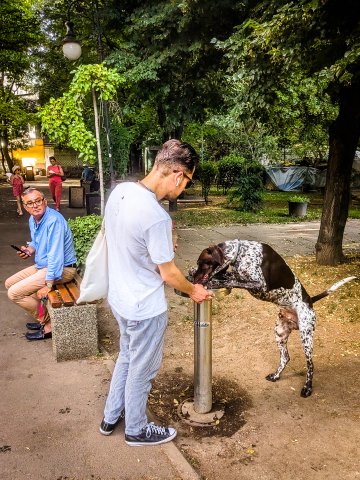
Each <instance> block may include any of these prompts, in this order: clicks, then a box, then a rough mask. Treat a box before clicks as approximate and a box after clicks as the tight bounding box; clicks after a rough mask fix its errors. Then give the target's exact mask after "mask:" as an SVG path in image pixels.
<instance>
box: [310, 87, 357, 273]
mask: <svg viewBox="0 0 360 480" xmlns="http://www.w3.org/2000/svg"><path fill="white" fill-rule="evenodd" d="M359 136H360V85H359V84H355V85H352V86H351V87H344V88H343V89H342V91H341V93H340V110H339V115H338V117H337V119H336V120H335V121H334V122H333V123H332V125H331V126H330V129H329V162H328V168H327V174H326V187H325V197H324V208H323V212H322V217H321V225H320V231H319V236H318V240H317V243H316V245H315V248H316V260H317V263H319V264H320V265H336V264H338V263H341V262H343V261H344V259H345V257H344V254H343V250H342V242H343V236H344V229H345V225H346V221H347V217H348V212H349V202H350V180H351V168H352V165H353V161H354V156H355V151H356V147H357V144H358V141H359Z"/></svg>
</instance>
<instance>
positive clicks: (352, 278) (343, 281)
mask: <svg viewBox="0 0 360 480" xmlns="http://www.w3.org/2000/svg"><path fill="white" fill-rule="evenodd" d="M356 278H357V277H346V278H343V279H342V280H340V281H339V282H336V283H334V285H332V286H331V287H330V288H328V289H327V290H325V291H324V292H322V293H319V295H315V297H312V298H311V301H312V303H315V302H317V301H318V300H321V299H322V298H324V297H327V296H328V295H330V293H332V292H335V290H337V289H338V288H340V287H342V286H343V285H345V283H347V282H351V280H355V279H356Z"/></svg>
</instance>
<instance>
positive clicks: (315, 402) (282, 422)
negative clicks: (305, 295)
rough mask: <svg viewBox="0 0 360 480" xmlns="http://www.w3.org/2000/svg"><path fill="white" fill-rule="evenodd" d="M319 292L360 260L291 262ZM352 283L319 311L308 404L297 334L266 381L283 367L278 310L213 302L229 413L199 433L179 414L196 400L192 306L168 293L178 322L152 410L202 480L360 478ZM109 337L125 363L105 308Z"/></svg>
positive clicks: (103, 326)
mask: <svg viewBox="0 0 360 480" xmlns="http://www.w3.org/2000/svg"><path fill="white" fill-rule="evenodd" d="M287 261H288V263H289V264H290V265H291V267H292V268H293V269H294V270H295V271H296V273H297V274H298V275H299V277H300V279H301V280H302V282H303V283H304V285H305V286H306V289H307V290H308V292H309V293H310V294H311V295H315V294H316V293H319V292H320V291H322V290H324V289H325V288H328V287H329V286H330V285H332V284H333V283H334V282H335V281H337V280H339V279H341V278H343V277H346V276H349V275H358V274H359V269H360V257H359V256H357V257H356V256H353V257H352V259H351V262H350V263H348V264H345V265H342V266H339V267H336V268H331V269H329V268H326V267H320V266H318V265H317V264H316V263H315V261H314V258H313V257H299V256H297V257H293V258H291V259H287ZM359 290H360V289H359V282H358V281H355V282H351V283H349V284H347V285H345V286H344V287H342V288H341V290H338V291H337V292H335V293H333V294H332V295H331V296H329V297H327V298H325V299H323V300H321V301H319V302H318V303H317V304H316V312H317V317H318V323H317V329H316V333H315V340H314V363H315V376H314V391H313V394H312V396H311V397H309V398H302V397H300V389H301V387H302V385H303V383H304V378H305V359H304V355H303V352H302V349H301V344H300V340H299V335H298V332H296V331H295V332H293V333H292V335H291V336H290V340H289V352H290V356H291V361H290V363H289V365H288V366H287V368H286V369H285V371H284V372H283V375H282V377H281V379H280V381H278V382H276V383H271V382H268V381H266V380H265V376H266V375H267V374H268V373H271V372H273V371H274V370H275V369H276V367H277V362H278V351H277V347H276V344H275V341H274V334H273V328H274V323H275V320H276V316H277V307H276V306H274V305H273V304H269V303H265V302H261V301H259V300H256V299H254V298H253V297H251V295H250V294H249V293H248V292H246V291H244V290H233V291H232V293H231V294H230V295H229V296H227V297H224V298H223V299H222V300H216V301H213V306H212V312H213V404H219V403H220V404H222V405H223V406H224V407H225V415H224V417H223V418H222V419H221V420H220V422H219V424H218V425H216V426H215V427H205V428H204V427H194V426H190V425H188V424H187V423H185V422H184V420H183V419H181V418H180V417H179V415H178V409H179V404H180V405H181V403H182V402H183V401H184V400H186V399H188V398H192V395H193V360H194V359H193V321H192V305H191V301H190V300H188V299H186V298H182V297H179V296H178V295H175V294H174V293H173V292H172V291H171V290H170V289H168V292H167V293H168V299H169V307H170V321H169V327H168V330H167V336H166V346H165V352H164V361H163V366H162V368H161V370H160V372H159V374H158V376H157V378H156V380H155V382H154V384H153V388H152V391H151V394H150V399H149V403H150V408H151V410H152V411H153V412H154V413H155V415H156V416H157V417H158V418H159V420H160V421H161V422H163V423H164V424H171V425H174V426H176V428H177V429H178V437H177V439H176V443H177V446H178V447H179V448H180V450H181V451H182V452H183V454H184V455H185V456H186V458H187V459H188V460H189V462H190V463H191V464H192V465H193V466H194V468H195V469H196V470H197V471H198V472H199V474H200V476H201V478H202V479H208V480H215V479H224V480H235V479H236V480H238V479H240V478H241V479H242V480H273V479H279V480H285V479H286V480H287V479H290V478H292V477H293V476H295V477H296V478H297V479H303V480H308V479H309V480H310V479H312V480H320V479H321V480H322V479H325V478H326V479H337V480H338V479H341V480H350V479H351V480H354V479H357V478H359V479H360V455H359V454H360V450H359V444H360V401H359V367H360V361H359V360H360V332H359V327H360V323H359V322H360V291H359ZM100 337H101V341H102V343H103V344H104V346H105V347H106V349H107V351H108V352H110V353H111V355H112V356H113V358H116V355H117V352H118V338H119V336H118V329H117V325H116V322H115V321H114V319H113V317H112V315H111V313H110V312H109V310H108V308H106V306H105V305H103V306H102V307H100Z"/></svg>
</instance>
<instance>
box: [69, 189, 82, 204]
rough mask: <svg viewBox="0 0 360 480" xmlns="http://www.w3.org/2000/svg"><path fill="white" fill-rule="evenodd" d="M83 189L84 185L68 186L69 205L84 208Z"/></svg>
mask: <svg viewBox="0 0 360 480" xmlns="http://www.w3.org/2000/svg"><path fill="white" fill-rule="evenodd" d="M84 206H85V189H84V187H69V207H70V208H84Z"/></svg>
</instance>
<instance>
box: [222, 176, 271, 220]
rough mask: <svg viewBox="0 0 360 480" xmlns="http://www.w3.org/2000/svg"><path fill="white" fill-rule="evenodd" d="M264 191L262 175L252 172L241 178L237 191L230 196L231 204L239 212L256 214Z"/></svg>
mask: <svg viewBox="0 0 360 480" xmlns="http://www.w3.org/2000/svg"><path fill="white" fill-rule="evenodd" d="M262 190H263V181H262V178H261V175H259V173H253V172H250V173H248V174H245V175H244V176H242V177H241V178H239V180H238V181H237V184H236V188H235V190H234V191H233V192H231V194H230V195H229V202H230V204H233V206H234V207H235V208H236V209H237V210H242V211H244V212H255V211H257V210H258V209H259V207H260V205H261V203H262V195H261V194H262Z"/></svg>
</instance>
